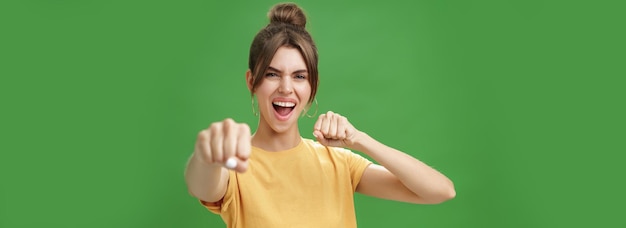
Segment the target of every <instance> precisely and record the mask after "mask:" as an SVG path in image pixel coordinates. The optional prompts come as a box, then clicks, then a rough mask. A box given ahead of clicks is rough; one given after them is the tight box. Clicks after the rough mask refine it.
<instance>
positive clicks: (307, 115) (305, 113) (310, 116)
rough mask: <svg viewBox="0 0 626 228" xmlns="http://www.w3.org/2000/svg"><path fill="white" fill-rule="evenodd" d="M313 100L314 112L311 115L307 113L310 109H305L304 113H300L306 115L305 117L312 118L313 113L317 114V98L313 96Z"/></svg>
mask: <svg viewBox="0 0 626 228" xmlns="http://www.w3.org/2000/svg"><path fill="white" fill-rule="evenodd" d="M314 101H315V112H314V113H313V115H309V114H308V112H309V110H311V109H307V110H306V111H305V112H304V113H302V115H303V116H306V117H309V118H313V117H315V115H317V109H318V108H319V105H318V104H317V98H315V100H314ZM309 108H310V107H309Z"/></svg>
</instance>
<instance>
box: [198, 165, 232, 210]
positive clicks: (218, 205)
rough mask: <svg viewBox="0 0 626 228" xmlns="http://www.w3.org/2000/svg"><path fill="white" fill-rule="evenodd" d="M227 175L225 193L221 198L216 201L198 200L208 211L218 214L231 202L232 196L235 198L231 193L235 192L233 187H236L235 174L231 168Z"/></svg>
mask: <svg viewBox="0 0 626 228" xmlns="http://www.w3.org/2000/svg"><path fill="white" fill-rule="evenodd" d="M228 175H229V178H228V185H227V187H226V193H224V198H222V199H221V200H219V201H217V202H206V201H203V200H200V203H201V204H202V205H203V206H204V207H206V208H207V209H208V210H209V211H211V212H213V213H215V214H218V215H219V214H222V212H224V211H225V210H226V209H228V206H229V205H230V204H231V203H232V202H233V198H235V197H233V194H234V192H235V190H234V189H237V175H236V174H235V172H234V171H232V170H230V171H229V172H228Z"/></svg>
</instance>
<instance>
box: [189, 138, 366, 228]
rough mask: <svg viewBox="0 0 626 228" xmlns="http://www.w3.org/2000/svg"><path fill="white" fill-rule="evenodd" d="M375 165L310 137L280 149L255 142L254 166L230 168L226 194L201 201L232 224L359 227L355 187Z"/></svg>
mask: <svg viewBox="0 0 626 228" xmlns="http://www.w3.org/2000/svg"><path fill="white" fill-rule="evenodd" d="M369 164H371V162H370V161H368V160H367V159H365V158H363V157H362V156H360V155H358V154H355V153H353V152H352V151H350V150H346V149H342V148H335V147H325V146H323V145H321V144H319V143H318V142H314V141H313V140H310V139H302V141H301V142H300V143H299V144H298V145H297V146H296V147H294V148H292V149H289V150H285V151H278V152H268V151H264V150H262V149H260V148H256V147H252V153H251V155H250V160H249V168H248V171H247V172H245V173H236V172H233V171H230V180H229V182H228V187H227V190H226V194H225V195H224V198H223V199H222V200H221V201H219V202H215V203H209V202H201V203H202V204H203V205H204V206H206V207H207V208H208V209H209V210H210V211H212V212H213V213H216V214H220V215H221V217H222V219H223V220H224V222H225V223H226V225H227V227H229V228H230V227H232V228H236V227H245V228H250V227H262V228H274V227H279V228H280V227H316V228H319V227H323V228H334V227H341V228H346V227H356V216H355V212H354V191H355V190H356V187H357V185H358V184H359V181H360V180H361V175H362V174H363V171H364V170H365V168H367V166H368V165H369Z"/></svg>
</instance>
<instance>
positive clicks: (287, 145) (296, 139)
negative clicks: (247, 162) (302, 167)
mask: <svg viewBox="0 0 626 228" xmlns="http://www.w3.org/2000/svg"><path fill="white" fill-rule="evenodd" d="M260 122H261V121H260ZM300 141H302V138H301V136H300V131H299V130H298V125H297V124H296V125H294V126H293V127H291V128H289V129H288V130H286V131H285V132H276V131H274V129H272V128H271V127H270V126H269V125H267V124H263V123H259V127H258V129H257V130H256V132H255V133H254V134H253V135H252V146H254V147H258V148H261V149H263V150H265V151H283V150H288V149H291V148H294V147H296V146H297V145H298V144H299V143H300Z"/></svg>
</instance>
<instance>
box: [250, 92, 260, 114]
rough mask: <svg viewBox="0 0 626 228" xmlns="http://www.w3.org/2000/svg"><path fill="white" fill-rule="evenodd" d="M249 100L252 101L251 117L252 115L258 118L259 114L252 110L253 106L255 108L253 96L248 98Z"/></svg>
mask: <svg viewBox="0 0 626 228" xmlns="http://www.w3.org/2000/svg"><path fill="white" fill-rule="evenodd" d="M250 98H251V100H252V102H251V103H252V115H254V116H259V112H258V111H257V110H255V108H254V106H255V105H254V94H253V95H252V97H250Z"/></svg>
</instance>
